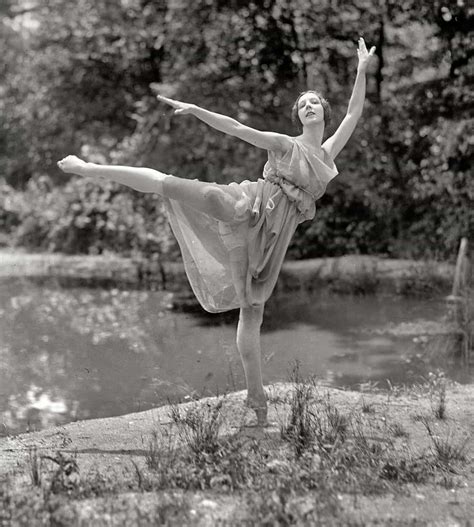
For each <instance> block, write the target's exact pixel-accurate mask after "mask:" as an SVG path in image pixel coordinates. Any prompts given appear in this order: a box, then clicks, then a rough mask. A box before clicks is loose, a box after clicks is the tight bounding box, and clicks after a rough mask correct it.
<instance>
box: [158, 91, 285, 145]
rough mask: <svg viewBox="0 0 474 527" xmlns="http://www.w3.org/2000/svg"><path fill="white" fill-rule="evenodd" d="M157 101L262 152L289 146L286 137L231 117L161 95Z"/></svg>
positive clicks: (176, 112)
mask: <svg viewBox="0 0 474 527" xmlns="http://www.w3.org/2000/svg"><path fill="white" fill-rule="evenodd" d="M157 99H158V100H159V101H162V102H164V103H166V104H169V105H170V106H172V107H173V108H174V109H175V111H174V113H175V114H178V115H179V114H181V115H184V114H191V115H194V116H195V117H197V118H198V119H200V120H201V121H203V122H204V123H206V124H208V125H209V126H212V128H215V129H216V130H219V131H220V132H224V133H225V134H228V135H232V136H234V137H238V138H239V139H242V140H243V141H246V142H247V143H250V144H251V145H254V146H256V147H258V148H263V149H264V150H281V151H285V150H288V149H289V148H290V146H291V141H290V138H289V137H288V136H287V135H284V134H278V133H276V132H262V131H260V130H255V128H251V127H250V126H246V125H244V124H242V123H239V121H237V120H235V119H232V118H231V117H227V116H226V115H222V114H220V113H216V112H210V111H209V110H205V109H204V108H201V107H199V106H197V105H195V104H188V103H185V102H181V101H176V100H174V99H169V98H168V97H163V96H162V95H158V96H157Z"/></svg>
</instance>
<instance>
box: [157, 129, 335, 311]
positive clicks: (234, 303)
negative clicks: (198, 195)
mask: <svg viewBox="0 0 474 527" xmlns="http://www.w3.org/2000/svg"><path fill="white" fill-rule="evenodd" d="M337 174H338V170H337V168H336V166H335V164H334V162H332V161H331V162H330V164H327V163H326V162H325V161H323V160H322V159H320V158H319V157H318V156H317V155H316V154H315V153H314V152H312V151H311V149H310V148H309V147H307V146H306V145H304V144H303V143H302V142H301V141H300V140H298V139H296V138H292V146H291V148H290V149H289V150H287V151H286V152H274V151H269V152H268V160H267V162H266V163H265V166H264V168H263V177H262V178H259V179H258V180H257V181H248V180H245V181H242V182H241V183H230V184H229V185H218V184H216V183H210V185H216V186H217V187H218V188H220V189H222V190H223V191H224V192H226V193H227V194H228V195H230V196H231V197H232V198H233V202H234V216H233V219H232V220H231V221H226V222H224V221H221V220H218V219H216V218H214V217H212V216H210V215H208V214H205V213H203V212H200V211H197V210H196V209H193V208H192V207H189V206H187V205H186V204H184V203H182V202H180V201H178V200H172V199H168V198H167V199H165V205H166V209H167V211H168V217H169V220H170V224H171V228H172V230H173V232H174V234H175V236H176V239H177V241H178V244H179V246H180V249H181V253H182V256H183V262H184V267H185V271H186V275H187V277H188V279H189V282H190V284H191V287H192V289H193V291H194V294H195V295H196V297H197V299H198V301H199V302H200V304H201V305H202V307H203V308H204V309H205V310H206V311H209V312H211V313H217V312H222V311H228V310H230V309H235V308H238V307H240V301H239V299H238V296H237V292H236V288H235V285H234V278H233V274H232V269H231V265H230V259H231V257H232V258H233V260H234V262H235V259H236V257H237V258H238V260H237V265H238V266H239V267H240V269H241V271H242V276H243V277H244V280H245V298H246V302H247V303H248V304H249V305H259V304H263V303H264V302H265V301H266V300H267V299H268V298H269V296H270V295H271V293H272V291H273V289H274V287H275V284H276V281H277V278H278V274H279V272H280V269H281V266H282V264H283V260H284V257H285V254H286V251H287V249H288V245H289V244H290V241H291V238H292V236H293V234H294V232H295V230H296V227H297V226H298V224H299V223H301V222H303V221H305V220H309V219H312V218H314V216H315V212H316V205H315V202H316V201H317V200H318V199H319V198H320V197H321V196H322V195H323V194H324V192H325V191H326V186H327V184H328V183H329V181H331V179H333V178H334V177H335V176H336V175H337Z"/></svg>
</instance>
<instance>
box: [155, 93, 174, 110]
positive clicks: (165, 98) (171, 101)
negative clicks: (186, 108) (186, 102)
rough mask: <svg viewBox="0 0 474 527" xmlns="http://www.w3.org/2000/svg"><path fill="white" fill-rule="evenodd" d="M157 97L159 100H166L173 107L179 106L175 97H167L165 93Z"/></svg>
mask: <svg viewBox="0 0 474 527" xmlns="http://www.w3.org/2000/svg"><path fill="white" fill-rule="evenodd" d="M156 98H157V99H158V100H159V101H162V102H164V103H166V104H169V105H170V106H172V107H173V108H178V103H177V102H176V101H174V100H173V99H169V98H168V97H165V96H164V95H157V96H156Z"/></svg>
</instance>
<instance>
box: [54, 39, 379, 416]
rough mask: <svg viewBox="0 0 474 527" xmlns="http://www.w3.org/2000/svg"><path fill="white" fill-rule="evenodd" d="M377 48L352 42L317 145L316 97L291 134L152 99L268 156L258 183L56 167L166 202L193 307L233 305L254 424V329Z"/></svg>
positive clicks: (259, 403) (343, 135)
mask: <svg viewBox="0 0 474 527" xmlns="http://www.w3.org/2000/svg"><path fill="white" fill-rule="evenodd" d="M374 51H375V48H374V47H372V48H371V50H370V52H369V51H367V48H366V45H365V42H364V40H363V39H362V38H360V39H359V45H358V50H357V53H358V58H359V62H358V67H357V76H356V80H355V84H354V88H353V91H352V95H351V98H350V101H349V107H348V110H347V114H346V116H345V117H344V119H343V121H342V123H341V124H340V125H339V127H338V128H337V130H336V132H335V133H334V135H332V136H331V137H330V138H329V139H327V140H326V141H325V142H324V143H322V139H323V133H324V127H325V125H326V124H327V123H328V121H329V118H330V107H329V104H328V103H327V101H326V100H325V99H324V98H323V97H322V96H321V95H320V94H319V93H318V92H316V91H313V90H310V91H306V92H303V93H302V94H300V95H299V97H298V98H297V100H296V102H295V104H294V106H293V109H292V117H293V119H294V121H295V122H296V123H297V124H298V125H299V127H300V129H301V130H302V133H301V134H300V135H299V136H297V137H291V136H288V135H285V134H279V133H274V132H262V131H259V130H255V129H253V128H250V127H248V126H245V125H243V124H241V123H239V122H238V121H236V120H234V119H232V118H230V117H226V116H224V115H221V114H218V113H214V112H210V111H208V110H205V109H203V108H200V107H199V106H196V105H194V104H188V103H184V102H180V101H176V100H173V99H169V98H167V97H163V96H161V95H158V100H160V101H161V102H163V103H166V104H168V105H170V106H172V107H173V108H174V109H175V112H174V113H175V114H176V115H186V114H190V115H193V116H195V117H197V118H198V119H200V120H201V121H203V122H205V123H206V124H208V125H209V126H211V127H213V128H215V129H217V130H219V131H221V132H224V133H226V134H229V135H232V136H234V137H237V138H239V139H242V140H244V141H246V142H248V143H250V144H252V145H254V146H256V147H258V148H263V149H265V150H268V161H267V163H266V164H265V167H264V169H263V178H261V179H258V180H257V181H252V182H251V181H243V182H242V183H240V184H237V183H230V184H229V185H222V184H217V183H206V182H202V181H198V180H189V179H180V178H179V177H175V176H172V175H168V174H164V173H162V172H158V171H157V170H153V169H150V168H133V167H124V166H108V165H98V164H95V163H87V162H85V161H82V160H81V159H79V158H78V157H76V156H67V157H66V158H64V159H63V160H61V161H59V162H58V166H59V168H60V169H61V170H63V171H64V172H67V173H73V174H78V175H81V176H92V177H97V176H100V177H104V178H106V179H109V180H112V181H115V182H117V183H121V184H123V185H127V186H129V187H131V188H133V189H135V190H138V191H140V192H154V193H157V194H159V195H161V196H162V197H163V199H164V202H165V205H166V208H167V211H168V215H169V220H170V223H171V227H172V230H173V232H174V234H175V236H176V238H177V240H178V243H179V246H180V249H181V252H182V256H183V261H184V266H185V269H186V274H187V276H188V279H189V281H190V283H191V286H192V288H193V291H194V293H195V295H196V297H197V298H198V300H199V302H200V303H201V305H202V306H203V308H204V309H206V310H207V311H209V312H212V313H217V312H221V311H227V310H230V309H235V308H239V309H240V315H239V321H238V325H237V339H236V340H237V348H238V350H239V353H240V356H241V359H242V364H243V367H244V372H245V378H246V382H247V405H248V406H249V407H250V408H252V409H253V410H254V411H255V413H256V416H257V424H258V425H259V426H263V425H265V424H266V420H267V401H266V394H265V390H264V387H263V382H262V371H261V357H260V327H261V324H262V319H263V308H264V304H265V301H266V300H267V299H268V297H269V296H270V294H271V292H272V290H273V288H274V286H275V284H276V280H277V277H278V273H279V271H280V269H281V266H282V263H283V259H284V256H285V253H286V250H287V248H288V245H289V243H290V240H291V237H292V236H293V234H294V232H295V229H296V227H297V225H298V224H299V223H301V222H302V221H305V220H309V219H312V218H313V217H314V215H315V201H316V200H318V199H319V198H320V197H321V196H322V195H323V194H324V192H325V190H326V186H327V184H328V183H329V181H331V179H333V178H334V177H335V176H336V175H337V174H338V171H337V168H336V166H335V164H334V159H335V157H336V156H337V155H338V154H339V152H340V151H341V149H342V148H343V147H344V145H345V144H346V143H347V141H348V139H349V137H350V136H351V135H352V132H353V131H354V129H355V126H356V124H357V121H358V119H359V117H360V115H361V113H362V108H363V104H364V99H365V85H366V81H365V73H366V69H367V66H368V64H369V62H370V60H371V58H372V56H373V54H374Z"/></svg>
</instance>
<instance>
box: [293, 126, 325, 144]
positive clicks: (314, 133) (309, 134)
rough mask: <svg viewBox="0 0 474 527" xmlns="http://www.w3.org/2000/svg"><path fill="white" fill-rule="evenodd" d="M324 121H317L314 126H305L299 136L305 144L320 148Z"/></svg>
mask: <svg viewBox="0 0 474 527" xmlns="http://www.w3.org/2000/svg"><path fill="white" fill-rule="evenodd" d="M323 134H324V123H317V124H315V125H314V126H311V127H310V126H305V127H304V128H303V133H302V134H301V135H300V136H299V139H301V140H302V141H303V142H304V143H305V144H307V145H311V146H312V147H314V148H317V149H320V148H321V145H322V142H323Z"/></svg>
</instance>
